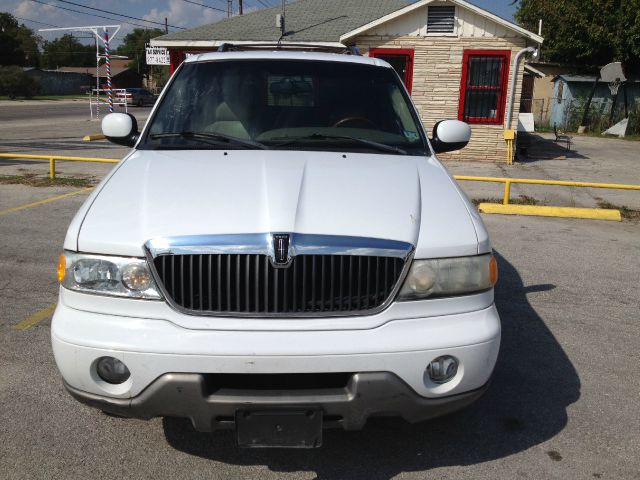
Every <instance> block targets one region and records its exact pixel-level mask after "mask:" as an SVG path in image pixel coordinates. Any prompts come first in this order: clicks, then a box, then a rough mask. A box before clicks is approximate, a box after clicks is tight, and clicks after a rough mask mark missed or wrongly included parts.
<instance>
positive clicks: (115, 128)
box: [102, 113, 138, 147]
mask: <svg viewBox="0 0 640 480" xmlns="http://www.w3.org/2000/svg"><path fill="white" fill-rule="evenodd" d="M102 133H103V135H104V136H105V137H107V140H109V141H110V142H113V143H117V144H118V145H124V146H125V147H133V146H134V145H135V144H136V141H137V140H138V121H137V120H136V117H134V116H133V115H131V114H130V113H110V114H109V115H107V116H106V117H104V118H103V119H102Z"/></svg>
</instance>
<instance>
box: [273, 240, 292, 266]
mask: <svg viewBox="0 0 640 480" xmlns="http://www.w3.org/2000/svg"><path fill="white" fill-rule="evenodd" d="M287 263H289V234H287V233H276V234H274V235H273V264H274V265H286V264H287Z"/></svg>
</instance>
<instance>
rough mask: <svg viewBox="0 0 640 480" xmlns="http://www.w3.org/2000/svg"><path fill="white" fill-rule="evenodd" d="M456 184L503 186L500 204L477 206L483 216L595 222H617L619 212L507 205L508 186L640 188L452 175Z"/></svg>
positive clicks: (639, 187)
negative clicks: (501, 215)
mask: <svg viewBox="0 0 640 480" xmlns="http://www.w3.org/2000/svg"><path fill="white" fill-rule="evenodd" d="M453 178H455V179H456V180H458V181H467V182H491V183H504V196H503V199H502V204H499V203H481V204H480V205H479V206H478V210H479V211H480V212H483V213H499V214H503V215H538V216H544V217H564V218H592V219H597V220H614V221H618V222H619V221H621V220H622V218H621V215H620V211H619V210H616V209H603V208H570V207H555V206H540V205H513V204H510V203H509V197H510V195H511V184H512V183H520V184H526V185H556V186H563V187H583V188H606V189H611V190H637V191H640V185H625V184H621V183H595V182H572V181H565V180H537V179H529V178H506V177H475V176H470V175H454V177H453Z"/></svg>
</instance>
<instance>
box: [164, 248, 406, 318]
mask: <svg viewBox="0 0 640 480" xmlns="http://www.w3.org/2000/svg"><path fill="white" fill-rule="evenodd" d="M153 262H154V266H155V270H156V273H157V277H158V279H159V280H160V282H162V286H163V289H164V291H165V292H166V294H167V295H168V296H169V297H170V299H171V300H172V301H173V303H174V304H175V305H177V306H178V307H180V308H182V309H185V310H189V311H192V312H194V313H198V312H220V313H230V314H235V313H237V314H253V315H260V314H293V315H295V314H319V315H321V314H323V313H335V312H338V313H340V312H342V313H344V314H348V313H349V312H354V311H357V312H368V311H371V310H375V309H378V308H379V307H380V306H382V305H383V304H384V303H385V301H386V300H387V299H388V298H389V297H390V295H391V294H392V292H393V291H394V289H395V287H396V285H397V284H398V280H399V279H400V277H401V274H402V272H403V267H404V263H405V260H404V259H403V258H398V257H383V256H362V255H298V256H295V257H293V258H292V260H291V263H290V265H288V266H287V267H286V268H277V267H274V266H273V265H272V263H271V259H270V257H269V256H268V255H263V254H178V255H176V254H169V255H160V256H158V257H156V258H154V260H153Z"/></svg>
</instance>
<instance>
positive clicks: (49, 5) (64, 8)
mask: <svg viewBox="0 0 640 480" xmlns="http://www.w3.org/2000/svg"><path fill="white" fill-rule="evenodd" d="M31 1H32V2H36V3H40V4H42V5H46V6H47V7H55V8H59V9H60V10H67V11H69V12H74V13H79V14H81V15H87V16H89V17H98V18H105V19H107V20H113V21H116V22H122V23H126V24H128V25H133V26H134V27H142V28H145V29H148V28H150V27H149V25H141V24H139V23H133V22H127V21H126V20H122V19H120V18H113V17H105V16H104V15H97V14H95V13H88V12H81V11H80V10H74V9H72V8H67V7H61V6H60V5H54V4H53V3H45V2H41V1H40V0H31Z"/></svg>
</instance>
